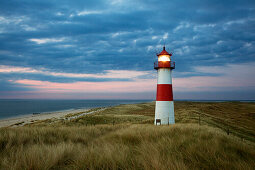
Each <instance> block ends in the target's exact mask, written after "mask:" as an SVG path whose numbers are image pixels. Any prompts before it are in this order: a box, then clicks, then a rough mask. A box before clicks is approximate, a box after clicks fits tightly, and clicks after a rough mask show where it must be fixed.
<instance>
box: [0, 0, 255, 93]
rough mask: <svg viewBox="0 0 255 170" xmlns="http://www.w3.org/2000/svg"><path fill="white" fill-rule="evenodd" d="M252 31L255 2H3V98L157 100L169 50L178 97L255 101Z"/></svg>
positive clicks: (254, 33)
mask: <svg viewBox="0 0 255 170" xmlns="http://www.w3.org/2000/svg"><path fill="white" fill-rule="evenodd" d="M254 30H255V3H254V1H252V0H246V1H242V0H233V1H228V0H223V1H211V0H205V1H199V0H195V1H185V0H173V1H167V0H164V1H155V0H149V1H145V0H141V1H135V0H130V1H123V0H109V1H107V0H93V1H92V0H87V1H81V0H80V1H73V2H72V1H66V0H62V1H50V0H45V1H39V0H35V1H31V0H22V1H20V0H9V1H1V2H0V83H1V85H0V87H1V90H0V91H1V94H0V98H15V97H18V98H21V97H22V96H24V97H26V98H29V96H30V97H31V96H32V97H33V96H38V95H39V94H40V93H43V92H44V91H40V90H42V89H44V90H45V89H47V90H48V89H51V92H50V93H51V96H50V95H44V96H42V98H44V97H46V98H54V97H56V98H61V97H58V96H62V97H64V98H65V97H68V98H75V97H77V98H82V97H79V96H77V95H75V93H79V92H81V93H82V94H83V95H84V96H85V97H84V98H91V96H93V95H92V94H91V93H92V92H93V94H94V96H97V97H98V98H100V94H101V95H102V96H105V97H104V98H107V97H109V98H111V95H110V94H109V95H108V94H107V95H104V94H103V92H104V91H105V92H106V93H111V92H112V93H114V95H113V98H118V97H120V98H121V97H123V95H121V94H122V92H123V93H125V94H126V96H128V97H130V98H139V97H141V96H142V97H144V98H153V97H154V96H155V95H154V93H155V77H156V72H155V71H153V61H154V60H155V59H156V55H155V54H156V52H159V51H160V50H161V48H162V45H163V44H164V43H165V44H166V45H167V50H168V51H170V52H173V60H175V61H176V70H174V77H175V79H174V81H173V83H174V86H175V91H176V96H177V98H186V97H187V98H191V97H190V96H191V95H190V94H191V93H192V94H193V93H198V92H199V93H203V94H204V95H201V96H204V98H207V97H208V98H210V96H214V95H211V94H210V93H212V92H215V93H218V92H219V91H222V95H223V96H224V93H225V91H226V96H228V94H227V93H228V92H227V91H230V90H232V91H234V92H235V93H236V95H238V96H240V98H251V97H250V96H249V95H247V94H249V93H247V91H248V92H250V94H253V93H254V91H255V87H254V82H253V81H252V80H253V79H254V78H253V74H251V73H254V69H253V68H254V67H255V56H254V54H255V31H254ZM208 82H210V84H211V85H210V84H209V83H208ZM31 83H32V84H31ZM33 83H38V84H37V86H34V85H33ZM61 85H63V86H62V87H66V88H61V92H60V91H54V89H55V88H54V87H59V86H61ZM69 86H70V87H71V86H73V87H76V89H72V90H70V89H69ZM82 86H84V89H83V88H82ZM100 86H102V87H100ZM121 86H122V88H121ZM143 86H144V88H142V87H143ZM93 87H97V88H99V89H100V88H102V90H101V91H100V90H99V91H97V90H96V89H93ZM111 87H112V88H111ZM135 87H137V88H135ZM243 87H245V89H244V88H243ZM55 90H57V89H55ZM121 90H122V92H121ZM200 90H201V91H200ZM52 91H54V94H53V92H52ZM72 92H73V93H72ZM67 93H68V96H66V95H65V94H67ZM69 93H70V94H69ZM117 93H118V94H117ZM137 93H140V94H137ZM14 94H20V95H19V96H15V95H14ZM72 94H73V95H72ZM86 94H88V95H87V97H86ZM89 94H90V95H89ZM178 94H180V95H178ZM185 94H186V97H185ZM240 94H241V95H240ZM242 94H243V95H242ZM178 96H181V97H178ZM193 96H195V95H193ZM206 96H207V97H206ZM33 98H35V97H33ZM214 98H217V96H216V97H215V96H214Z"/></svg>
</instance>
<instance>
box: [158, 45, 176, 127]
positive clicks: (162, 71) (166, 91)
mask: <svg viewBox="0 0 255 170" xmlns="http://www.w3.org/2000/svg"><path fill="white" fill-rule="evenodd" d="M157 56H158V61H156V62H155V63H154V69H156V70H158V83H157V99H156V108H155V121H154V124H155V125H158V124H160V125H165V124H174V123H175V120H174V102H173V90H172V70H173V69H174V68H175V62H173V61H171V56H172V54H169V53H168V52H167V51H166V49H165V46H164V47H163V51H161V53H159V54H157Z"/></svg>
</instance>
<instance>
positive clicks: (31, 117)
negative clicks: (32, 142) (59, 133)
mask: <svg viewBox="0 0 255 170" xmlns="http://www.w3.org/2000/svg"><path fill="white" fill-rule="evenodd" d="M88 110H89V109H69V110H62V111H54V112H45V113H41V114H26V115H20V116H16V117H10V118H4V119H0V128H1V127H8V126H12V125H15V124H19V123H21V122H23V123H21V124H29V123H32V122H33V121H37V120H46V119H52V118H56V119H61V118H65V116H66V115H68V114H75V113H79V112H86V111H88Z"/></svg>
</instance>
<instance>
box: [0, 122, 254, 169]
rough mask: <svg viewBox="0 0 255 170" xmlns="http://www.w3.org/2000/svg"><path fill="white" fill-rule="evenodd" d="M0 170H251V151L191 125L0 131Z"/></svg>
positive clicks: (229, 138) (211, 130) (216, 132)
mask: <svg viewBox="0 0 255 170" xmlns="http://www.w3.org/2000/svg"><path fill="white" fill-rule="evenodd" d="M0 134H1V136H0V147H1V148H0V151H1V154H0V157H1V159H0V165H1V168H2V169H196V168H199V169H252V168H253V167H255V162H254V157H255V147H254V145H248V144H246V143H244V142H242V141H240V140H239V139H238V138H235V137H232V136H227V135H226V134H225V133H223V132H222V131H220V130H216V129H215V128H210V127H208V126H199V125H194V124H176V125H173V126H171V127H168V126H161V127H156V128H155V126H153V125H128V124H126V125H116V126H111V125H98V126H90V127H59V128H52V127H33V128H29V127H23V128H12V129H3V128H2V129H0Z"/></svg>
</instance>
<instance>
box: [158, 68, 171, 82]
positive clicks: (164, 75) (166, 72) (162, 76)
mask: <svg viewBox="0 0 255 170" xmlns="http://www.w3.org/2000/svg"><path fill="white" fill-rule="evenodd" d="M158 84H172V70H170V69H169V68H160V69H158Z"/></svg>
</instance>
